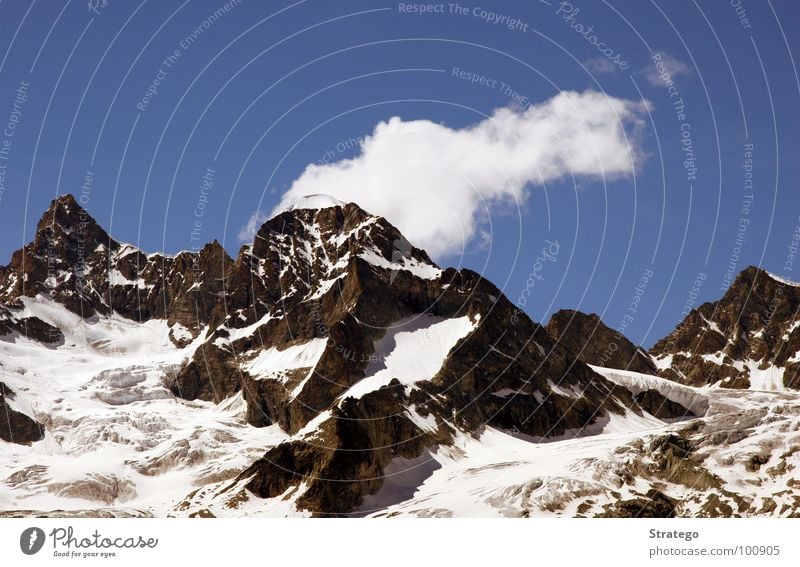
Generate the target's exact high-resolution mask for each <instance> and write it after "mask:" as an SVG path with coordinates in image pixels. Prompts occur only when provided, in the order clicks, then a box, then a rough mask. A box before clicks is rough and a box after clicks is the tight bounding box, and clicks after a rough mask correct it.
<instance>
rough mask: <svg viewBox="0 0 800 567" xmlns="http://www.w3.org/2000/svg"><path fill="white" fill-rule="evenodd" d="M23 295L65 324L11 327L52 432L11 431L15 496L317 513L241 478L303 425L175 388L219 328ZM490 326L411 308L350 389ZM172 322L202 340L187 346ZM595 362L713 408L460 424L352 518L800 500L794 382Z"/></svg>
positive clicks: (4, 498) (170, 512) (305, 365)
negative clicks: (22, 331) (650, 496)
mask: <svg viewBox="0 0 800 567" xmlns="http://www.w3.org/2000/svg"><path fill="white" fill-rule="evenodd" d="M22 301H23V309H22V310H21V311H18V312H16V313H15V315H16V316H17V317H20V318H21V317H29V316H35V317H39V318H40V319H42V320H43V321H45V322H47V323H50V324H52V325H56V326H58V327H59V328H61V329H62V330H63V331H64V335H65V340H64V341H63V343H62V344H59V345H57V346H45V345H42V344H41V343H38V342H36V341H33V340H29V339H27V338H25V337H23V336H19V335H8V336H5V337H0V381H1V382H3V383H5V384H7V386H8V387H9V388H11V389H12V390H13V391H14V392H16V394H17V395H16V397H15V398H14V399H13V400H9V404H10V405H11V407H12V408H13V409H15V410H17V411H20V412H23V413H26V414H27V415H30V416H31V417H34V418H35V419H37V420H38V421H39V422H40V423H43V424H44V425H45V427H46V429H47V432H46V435H45V438H44V439H43V440H41V441H39V442H36V443H33V445H32V446H23V445H17V444H12V443H7V442H5V441H0V511H3V512H4V513H6V514H12V513H18V514H19V513H24V511H42V512H52V511H55V510H59V511H67V512H69V511H72V512H74V513H89V514H98V513H108V514H112V515H131V514H133V515H137V514H138V515H153V516H187V515H191V516H210V515H214V516H303V515H308V512H306V511H303V510H298V509H297V507H296V506H295V503H296V502H297V500H298V498H299V497H300V496H301V495H302V494H303V492H304V490H305V484H301V485H299V486H298V487H294V488H291V489H289V490H287V491H286V493H285V494H283V495H281V496H279V497H276V498H272V499H261V498H257V497H255V496H254V495H253V494H251V493H249V492H248V491H247V490H246V489H245V488H244V486H245V484H246V482H247V480H248V479H246V478H238V476H239V474H240V473H241V471H243V470H244V469H245V468H247V467H248V466H249V465H250V464H252V463H253V462H254V461H255V460H257V459H258V458H260V457H261V456H263V454H264V453H265V451H266V450H267V449H269V448H270V447H273V446H275V445H277V444H279V443H281V442H282V441H286V440H288V439H290V437H289V436H288V435H287V434H286V433H285V432H283V431H281V430H280V429H279V428H278V427H277V426H270V427H265V428H256V427H253V426H250V425H248V424H247V423H246V421H245V419H244V411H245V404H244V401H243V399H242V397H241V394H237V395H235V396H232V397H231V398H228V399H227V400H225V401H224V402H222V403H220V404H212V403H209V402H201V401H192V402H189V401H185V400H180V399H177V398H175V397H174V396H173V395H172V393H171V392H170V391H169V389H167V388H166V387H165V386H164V382H163V381H164V378H165V376H167V375H168V374H169V373H170V372H175V371H176V370H177V369H178V368H179V367H180V366H181V365H182V364H183V363H184V362H185V361H186V360H188V359H189V358H190V357H191V355H192V354H193V353H194V352H195V350H196V349H197V348H198V347H199V346H200V345H201V344H202V342H203V341H204V340H205V332H201V333H200V334H199V335H198V336H197V337H196V338H194V339H192V338H191V334H190V333H189V332H188V331H187V330H186V329H184V328H182V327H180V325H175V326H173V327H170V326H168V325H167V323H166V321H158V320H154V321H149V322H146V323H137V322H134V321H131V320H128V319H124V318H121V317H117V316H115V317H95V318H93V319H90V320H81V319H80V317H78V316H77V315H75V314H73V313H71V312H69V311H67V310H66V309H65V308H63V307H61V306H59V305H58V304H56V303H53V302H51V301H49V300H46V299H44V298H37V299H23V300H22ZM260 323H261V322H260ZM475 325H476V322H475V321H472V320H470V319H469V318H467V317H462V318H457V319H449V320H445V319H438V318H435V317H427V316H422V317H417V318H416V319H414V320H403V321H399V322H398V324H397V325H396V326H395V327H394V328H393V329H391V330H390V331H389V332H388V333H387V334H386V336H385V337H383V338H382V339H380V340H379V341H377V343H376V345H375V354H376V355H377V356H376V361H375V362H374V363H373V364H371V365H370V367H369V368H368V370H367V372H366V376H365V378H364V379H363V380H361V381H360V382H357V383H356V384H355V385H354V386H352V387H351V388H350V390H348V391H347V392H346V393H345V394H344V395H343V396H342V399H344V398H345V397H347V396H354V397H358V396H363V395H364V394H366V393H368V392H371V391H373V390H375V389H378V388H380V387H382V386H384V385H386V384H388V383H389V381H390V380H391V379H392V378H397V379H399V380H400V382H401V383H402V384H404V385H405V387H406V388H413V387H414V384H415V382H416V381H419V380H425V379H429V378H430V377H431V376H433V375H435V374H436V372H437V371H438V369H439V368H441V365H442V363H443V361H444V359H445V357H446V356H447V355H448V353H450V352H451V349H452V348H453V347H454V346H455V345H456V344H457V343H458V341H459V340H460V339H461V338H463V337H465V336H467V335H468V334H469V333H470V332H471V331H472V330H473V329H474V327H475ZM170 333H172V336H174V337H176V338H179V339H181V344H186V345H187V346H185V347H183V348H180V347H178V346H176V344H174V343H173V342H172V340H170ZM187 339H189V340H187ZM323 347H324V341H321V342H317V341H311V342H308V343H305V344H298V345H295V346H292V347H290V348H289V349H286V350H283V351H278V350H276V349H267V350H264V351H261V352H260V353H258V354H254V356H253V357H252V358H250V359H249V362H247V363H246V366H245V367H246V369H247V370H248V371H249V372H251V373H252V374H253V375H254V376H257V377H258V378H260V379H277V380H281V379H282V376H284V374H285V373H286V372H288V371H291V370H296V369H300V368H302V369H309V372H310V369H311V368H313V366H314V365H315V364H316V363H317V361H318V360H319V357H320V356H321V354H322V349H323ZM455 355H456V356H457V353H456V354H455ZM593 368H594V370H595V371H597V372H598V373H600V374H602V375H604V376H605V377H607V378H608V379H609V380H611V381H612V382H613V383H614V384H616V385H617V386H618V387H620V388H625V389H627V390H629V391H631V392H632V393H633V394H634V395H636V394H638V393H639V392H642V391H646V390H656V391H658V392H659V393H661V394H662V395H664V396H665V397H666V398H667V399H669V400H672V401H674V402H677V403H679V404H681V405H683V406H684V407H687V408H689V409H690V410H691V411H692V412H693V413H695V414H696V415H698V416H700V417H697V418H693V419H690V420H684V421H679V422H675V423H666V422H664V421H661V420H659V419H656V418H655V417H653V416H652V415H649V414H647V413H641V414H638V413H634V412H629V413H628V414H627V415H625V416H619V415H615V416H610V417H609V418H608V419H606V420H604V421H601V422H600V423H599V424H597V425H598V427H597V428H595V429H596V430H592V431H581V432H575V433H574V434H573V435H567V436H564V437H563V438H561V439H559V440H555V441H551V442H545V443H537V442H533V441H532V440H531V439H525V438H523V437H522V436H521V435H518V434H515V433H514V432H513V431H502V430H499V429H496V428H491V427H488V428H485V429H484V430H483V431H480V432H476V434H475V435H467V434H464V433H461V434H458V435H457V436H456V440H455V443H454V444H453V445H449V446H439V447H437V448H435V449H434V450H432V451H430V452H425V453H423V454H422V455H420V456H419V457H417V458H414V459H404V458H397V459H395V460H394V461H393V462H391V463H390V465H389V466H388V467H387V468H386V470H385V471H384V472H385V481H384V483H383V485H382V487H381V488H380V489H379V490H378V491H377V492H376V493H374V494H371V495H369V496H368V497H367V498H366V499H365V501H364V502H363V504H362V506H361V507H360V508H359V509H358V510H357V511H355V512H354V514H353V515H356V516H379V517H386V516H592V515H600V514H604V513H608V512H609V510H610V509H611V508H613V507H615V506H619V505H620V503H630V509H635V508H636V507H637V506H640V504H638V502H639V501H640V500H639V499H641V497H642V496H643V495H645V494H647V493H648V492H649V491H652V490H657V491H658V492H659V493H660V494H663V495H664V497H665V498H668V499H671V501H672V502H674V503H675V511H676V514H678V515H687V516H703V515H733V516H735V515H781V516H788V515H797V514H798V513H800V510H799V509H798V502H800V481H798V480H797V466H798V465H800V396H799V395H798V394H797V393H796V392H790V391H769V390H770V389H771V388H770V386H771V383H770V380H768V379H766V378H765V379H764V381H763V384H761V385H762V386H764V387H763V388H761V391H747V390H727V389H723V388H719V387H705V388H692V387H689V386H684V385H680V384H676V383H673V382H670V381H668V380H664V379H662V378H658V377H655V376H648V375H644V374H638V373H635V372H627V371H622V370H611V369H606V368H601V367H593ZM571 394H572V395H575V396H579V395H580V392H572V393H571ZM496 395H498V396H503V397H506V396H514V395H517V393H516V392H514V391H512V390H509V391H499V392H496ZM414 412H415V410H414V408H413V406H412V407H410V408H409V409H408V414H409V416H410V417H411V418H412V419H413V420H414V421H415V423H417V425H419V426H420V427H421V428H423V429H426V430H430V431H433V430H435V429H436V427H437V422H436V420H435V418H433V416H430V415H429V416H427V417H425V418H423V417H421V416H419V415H416V414H415V413H414ZM330 417H331V413H330V412H329V411H328V412H325V413H323V414H320V415H319V416H318V417H317V418H316V419H314V420H312V421H311V422H310V423H309V424H308V425H306V427H304V428H303V429H302V430H301V431H299V432H298V433H297V434H295V436H294V437H293V438H294V439H303V440H309V441H311V440H313V439H314V438H315V437H314V434H315V432H316V430H317V427H318V426H319V425H320V424H322V423H323V422H324V421H325V420H327V419H329V418H330ZM578 435H580V436H578ZM640 507H641V506H640ZM614 509H615V510H617V513H619V508H614ZM625 510H628V508H625ZM86 511H89V512H86Z"/></svg>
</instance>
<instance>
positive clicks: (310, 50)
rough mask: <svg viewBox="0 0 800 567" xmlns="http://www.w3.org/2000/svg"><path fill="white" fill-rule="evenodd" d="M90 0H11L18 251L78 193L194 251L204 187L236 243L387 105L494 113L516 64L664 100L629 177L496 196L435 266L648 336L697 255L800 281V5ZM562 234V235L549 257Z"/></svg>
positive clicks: (647, 339)
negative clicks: (477, 227)
mask: <svg viewBox="0 0 800 567" xmlns="http://www.w3.org/2000/svg"><path fill="white" fill-rule="evenodd" d="M96 4H97V5H98V8H97V11H96V12H92V11H90V10H89V9H88V8H87V3H86V2H85V1H83V0H81V1H77V2H69V3H62V2H56V1H43V0H39V1H37V2H27V1H23V0H3V1H2V2H1V3H0V26H2V34H0V36H2V39H0V56H2V57H3V59H2V68H0V77H1V78H2V80H1V81H0V125H2V126H3V128H4V130H6V133H5V134H3V135H0V138H2V139H1V140H0V150H2V152H4V155H0V175H3V176H4V177H3V182H2V186H0V188H1V190H2V192H1V193H0V257H2V258H3V260H2V262H3V263H5V262H6V261H7V260H8V258H9V257H10V255H11V253H12V251H13V250H15V249H17V248H19V247H20V246H21V245H22V244H23V243H24V242H27V241H29V240H30V239H31V236H32V232H33V229H34V226H35V222H36V220H37V219H38V218H39V216H40V215H41V213H42V211H43V210H44V208H45V207H46V206H47V204H48V203H49V201H50V200H51V199H52V198H54V197H55V196H56V195H58V194H62V193H68V192H69V193H73V194H75V195H76V196H79V195H81V193H82V192H83V194H84V197H85V199H84V200H85V202H86V207H87V209H88V210H89V211H90V212H91V213H92V214H93V215H94V216H95V217H96V218H97V219H98V221H99V222H100V223H101V224H102V225H103V226H105V227H106V228H108V229H109V230H110V232H111V233H112V235H113V236H114V237H116V238H117V239H120V240H123V241H128V242H132V243H135V244H137V245H138V246H140V247H141V248H142V249H144V250H146V251H158V250H165V251H167V252H175V251H178V250H182V249H191V248H192V247H193V245H194V244H195V242H194V241H193V240H192V235H193V228H195V225H194V222H195V220H196V218H197V217H196V211H197V209H198V203H201V202H203V201H202V200H204V199H205V200H207V205H205V206H204V209H203V217H202V227H201V229H200V230H199V231H195V232H194V234H195V237H196V236H197V235H198V232H199V235H200V238H201V239H202V240H203V241H208V240H212V239H214V238H216V239H218V240H219V241H220V242H222V243H223V244H224V245H225V247H226V248H227V249H228V250H229V251H230V252H231V254H233V255H235V254H236V252H237V250H238V248H239V246H240V244H241V242H240V239H239V237H238V234H239V231H240V229H241V227H242V226H243V225H245V224H246V223H247V220H248V219H249V218H250V217H251V215H252V214H253V213H254V212H255V211H257V210H261V211H264V212H269V211H271V210H272V209H273V207H274V206H275V205H276V204H277V203H278V201H279V199H280V196H281V195H282V194H283V193H284V192H285V191H286V190H287V189H288V188H289V187H290V186H291V185H292V182H293V181H294V180H295V179H297V178H298V177H299V176H300V174H301V173H302V172H303V171H304V169H305V167H306V166H307V165H308V164H310V163H313V162H317V161H319V160H322V159H323V158H325V156H328V158H329V159H332V160H334V161H336V160H340V159H345V158H350V157H353V156H355V155H357V154H358V147H357V145H355V144H353V143H352V142H350V141H349V140H350V139H351V138H352V139H357V138H358V137H360V136H364V135H367V134H369V133H371V132H372V130H373V128H374V127H375V125H376V124H377V123H379V122H380V121H383V120H388V119H389V118H391V117H393V116H399V117H401V118H402V119H403V120H413V119H427V120H430V121H432V122H435V123H443V124H446V125H447V126H448V127H450V128H454V129H461V128H464V127H467V126H469V125H471V124H474V123H477V122H480V121H481V120H483V119H484V117H485V115H488V114H490V113H491V112H492V111H493V110H494V109H497V108H502V107H507V106H509V105H512V106H513V103H514V100H513V98H512V97H511V96H509V93H508V92H504V90H503V89H501V88H498V86H499V85H500V84H501V83H506V84H508V85H509V86H510V88H511V90H513V91H514V92H516V93H518V94H519V96H524V97H527V98H528V99H530V101H532V102H533V103H534V104H538V103H540V102H543V101H546V100H547V99H550V98H551V97H553V96H555V95H557V94H558V93H559V92H560V91H578V92H583V91H586V90H595V91H600V92H604V93H607V94H608V95H609V96H611V97H615V98H620V99H628V100H633V101H641V100H642V99H646V100H647V101H649V104H650V112H649V113H647V114H646V115H645V116H644V118H645V123H644V126H643V128H642V131H641V132H640V133H639V136H638V137H637V140H636V144H637V146H636V150H637V152H640V153H641V154H643V155H644V156H646V159H643V160H640V162H639V163H638V164H637V167H636V169H635V172H634V174H633V175H630V176H627V177H624V178H618V179H615V180H606V181H605V182H604V181H603V180H602V179H596V178H586V177H576V178H572V177H570V176H566V177H565V178H563V179H560V180H556V181H554V182H549V183H547V185H546V186H545V187H529V189H528V190H527V198H526V200H525V201H524V203H523V204H522V205H521V206H520V207H519V208H517V207H516V206H515V205H513V204H509V203H504V202H497V203H495V204H493V205H492V206H491V207H490V208H489V217H488V219H483V221H482V224H481V227H482V229H483V230H489V231H490V234H491V238H490V240H488V241H487V240H481V239H475V240H473V241H472V242H470V243H469V244H468V246H467V253H466V254H464V255H463V256H461V255H443V256H441V257H438V258H437V260H438V261H439V263H440V264H443V265H462V266H466V267H470V268H472V269H474V270H476V271H479V272H482V273H483V274H484V275H485V276H486V277H487V278H488V279H490V280H492V281H493V282H495V283H496V284H497V285H498V286H500V287H502V288H503V289H504V290H505V292H506V294H507V295H508V296H509V298H510V299H511V300H512V301H517V300H518V299H519V297H520V296H521V294H522V293H523V290H525V289H526V285H527V284H526V282H527V281H534V280H535V282H536V285H535V287H533V288H529V289H530V291H531V294H530V299H529V300H528V302H527V306H526V308H527V310H528V312H529V313H530V314H531V315H532V316H533V317H534V318H535V319H536V320H540V321H541V320H544V319H546V317H547V316H549V314H550V313H552V312H553V311H554V310H556V309H559V308H575V309H580V310H582V311H587V312H597V313H600V314H601V315H602V317H603V319H604V320H605V321H606V322H607V323H608V324H609V325H610V326H612V327H620V326H621V325H622V326H623V327H624V329H625V333H626V334H627V335H628V336H629V337H630V338H632V339H633V340H635V341H638V342H642V343H644V344H647V345H649V344H651V343H652V342H654V341H655V340H656V339H658V338H660V337H661V336H663V335H664V334H666V333H667V332H669V330H671V329H672V327H673V326H674V325H675V324H676V323H677V322H678V321H679V320H680V319H681V318H682V316H681V312H682V310H684V307H685V306H686V303H687V300H688V299H689V297H690V291H691V290H692V288H693V287H695V285H694V282H695V281H696V279H697V275H698V273H702V274H704V277H705V279H704V280H703V281H702V282H701V283H702V285H700V286H699V287H700V290H699V297H700V299H701V300H714V299H717V298H718V297H720V296H721V295H722V293H723V291H722V288H723V287H724V284H725V282H726V273H730V271H731V267H735V271H736V272H738V271H740V270H741V269H743V268H745V267H746V266H747V265H749V264H756V265H760V266H763V267H765V268H766V269H768V270H770V271H773V272H775V273H778V274H780V275H783V276H787V277H790V278H792V279H795V280H800V261H798V263H797V265H795V266H793V268H794V271H795V273H792V272H791V271H789V270H785V269H784V268H785V262H786V260H787V253H788V250H787V246H788V244H789V243H790V242H791V239H792V234H793V232H794V231H795V228H796V227H797V226H798V225H799V224H800V219H798V215H800V198H799V197H800V194H799V193H798V183H797V182H798V179H799V178H800V176H799V175H798V173H799V172H798V160H797V156H798V155H799V154H798V152H799V151H800V143H799V142H800V110H798V109H799V108H800V104H798V102H800V82H799V81H798V76H797V69H796V63H795V62H794V61H793V59H792V58H793V56H796V55H797V54H798V34H800V31H799V30H800V5H798V4H797V3H796V2H794V1H789V0H784V1H773V2H771V3H770V2H766V1H755V0H742V1H741V3H738V2H737V1H734V2H733V3H731V2H728V1H698V2H694V1H678V2H666V1H658V2H650V3H648V2H644V1H640V0H635V1H634V0H628V1H609V2H588V1H578V0H576V1H575V2H572V3H571V6H570V5H567V4H566V3H561V4H559V3H558V2H555V1H551V2H544V1H534V0H527V1H493V2H491V3H489V2H486V3H484V4H481V3H463V4H460V5H459V6H460V7H462V8H464V9H465V10H456V9H455V8H454V5H450V4H447V3H445V4H443V5H441V6H442V8H440V10H442V11H443V12H444V13H430V14H415V13H404V12H406V11H407V10H409V8H407V7H406V6H405V5H403V6H401V5H400V4H398V3H392V2H380V1H377V0H370V1H351V0H347V1H322V0H309V1H307V2H296V3H288V2H275V1H269V2H256V1H254V0H242V1H241V2H238V5H237V3H236V2H231V3H228V5H227V7H228V11H227V12H225V11H224V10H223V12H217V11H218V10H220V9H221V8H223V6H226V4H225V3H224V2H222V1H220V0H213V1H205V0H202V1H201V0H197V1H195V0H192V1H190V2H183V3H181V2H177V1H170V0H160V1H157V2H156V1H152V0H151V1H143V2H138V1H122V0H108V2H107V5H106V6H104V7H103V6H100V4H102V2H96ZM487 4H491V8H485V6H486V5H487ZM737 4H740V9H739V10H738V12H737V9H736V7H735V6H734V5H737ZM409 5H410V3H409ZM575 9H577V10H578V11H577V12H576V11H575ZM743 10H744V11H743ZM215 12H217V13H218V14H221V15H220V16H218V17H214V16H212V14H214V13H215ZM455 12H459V13H458V14H457V13H455ZM487 12H494V13H496V14H497V16H492V15H490V14H488V13H487ZM503 16H506V17H507V18H506V19H504V20H502V21H497V20H500V19H501V18H502V17H503ZM209 18H210V19H209ZM514 18H516V21H515V20H514ZM743 18H746V20H744V19H743ZM212 20H213V21H212ZM204 21H205V22H206V25H205V26H203V22H204ZM589 26H592V28H591V30H589V31H587V30H588V29H589ZM510 28H513V29H510ZM596 43H602V44H603V45H602V48H603V49H606V52H605V54H604V53H601V51H600V49H598V46H597V45H596ZM176 53H177V55H176ZM654 53H659V54H663V55H662V61H666V62H667V69H668V70H669V71H671V72H672V76H673V78H674V80H675V88H676V89H677V91H676V92H677V94H676V95H675V96H670V94H671V93H670V91H668V89H667V88H666V86H665V85H664V82H663V80H662V79H660V78H659V77H658V76H657V75H658V73H657V72H656V73H654V71H657V69H656V67H655V65H654V64H653V62H652V56H653V54H654ZM170 55H172V60H168V59H167V58H168V56H170ZM615 58H616V59H615ZM620 63H623V64H622V65H621V64H620ZM454 67H457V68H459V69H461V70H467V71H469V72H471V73H475V74H476V75H480V76H484V77H486V78H487V79H486V82H489V81H491V80H496V84H495V86H494V87H492V86H489V85H487V84H480V83H476V84H473V83H470V81H469V80H465V79H463V78H458V77H455V76H454V74H453V68H454ZM621 67H622V68H621ZM658 70H661V71H663V69H658ZM151 87H153V88H152V89H151ZM148 89H150V90H151V92H152V90H155V92H156V94H155V95H153V96H149V97H148ZM18 91H21V92H22V93H23V94H24V95H25V96H18V94H17V92H18ZM23 98H24V99H25V100H24V101H23V100H21V99H23ZM681 99H682V101H683V103H684V106H683V108H679V107H678V106H676V105H675V104H674V103H675V101H676V100H681ZM137 105H138V107H137ZM681 114H682V115H681ZM9 122H12V123H13V125H14V126H15V127H14V128H13V131H12V130H8V129H7V127H6V125H7V124H8V123H9ZM687 131H688V132H690V136H687V135H686V134H685V132H687ZM8 132H12V133H11V134H10V135H9V134H8ZM687 138H688V140H689V142H691V151H692V153H693V159H694V162H693V164H684V162H685V161H686V156H687V152H686V151H685V150H686V149H688V148H686V147H685V146H684V147H683V148H682V143H683V144H686V143H687V142H685V140H687ZM4 144H5V147H4ZM749 144H752V155H751V156H747V155H746V149H747V147H749V146H748V145H749ZM3 157H5V158H6V159H2V158H3ZM745 159H751V160H752V191H750V189H749V186H747V187H746V186H745V182H746V181H747V180H746V177H745V169H744V168H743V164H744V161H745ZM209 168H211V169H213V174H212V175H211V176H210V177H211V178H212V179H213V183H214V186H213V189H211V190H210V191H206V193H205V196H203V176H204V175H206V176H207V177H208V169H209ZM693 168H696V172H695V171H694V170H693ZM88 174H91V182H90V187H88V188H87V189H84V190H82V186H84V185H85V184H86V178H87V175H88ZM750 193H752V194H753V198H752V199H750V198H749V197H747V195H748V194H750ZM743 209H746V213H745V214H744V215H743ZM743 216H744V217H746V219H747V221H746V224H743V222H742V221H741V220H740V219H741V218H743ZM737 234H738V237H739V243H738V244H737ZM547 241H551V242H552V241H557V242H558V243H559V247H558V254H557V255H555V256H553V257H551V258H550V259H546V260H544V262H542V261H541V260H540V261H539V263H538V264H537V256H541V250H542V248H543V247H544V246H546V245H547V244H546V242H547ZM739 244H740V245H741V246H739ZM739 248H741V253H740V254H739V255H738V259H737V258H736V252H738V251H739ZM650 273H652V276H650V275H649V274H650ZM531 274H535V276H536V277H534V278H532V279H531ZM643 276H646V280H647V281H644V280H643ZM637 286H639V291H638V292H637V291H636V289H635V288H636V287H637ZM637 294H638V295H637ZM636 297H638V298H639V299H636V300H635V299H634V298H636ZM632 303H634V305H635V309H629V307H630V306H631V304H632ZM626 315H628V316H629V317H628V318H627V319H626V318H625V317H626Z"/></svg>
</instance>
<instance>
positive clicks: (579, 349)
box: [547, 309, 656, 374]
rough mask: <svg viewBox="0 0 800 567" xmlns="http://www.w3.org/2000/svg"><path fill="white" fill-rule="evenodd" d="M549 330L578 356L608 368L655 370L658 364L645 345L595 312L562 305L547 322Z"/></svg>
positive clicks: (646, 371)
mask: <svg viewBox="0 0 800 567" xmlns="http://www.w3.org/2000/svg"><path fill="white" fill-rule="evenodd" d="M547 333H548V334H549V335H550V337H551V338H552V339H553V340H554V341H556V342H558V343H560V344H562V345H563V346H564V348H565V349H566V350H567V351H568V352H569V353H570V354H571V355H572V356H574V357H575V358H577V359H579V360H581V361H582V362H585V363H586V364H593V365H595V366H603V367H606V368H617V369H620V370H630V371H632V372H641V373H643V374H655V373H656V365H655V364H654V363H653V360H652V359H651V358H650V355H649V354H647V352H646V351H644V350H643V349H642V348H641V347H638V346H636V345H635V344H633V343H632V342H630V341H629V340H628V339H627V338H625V336H624V335H622V334H621V333H619V332H618V331H615V330H613V329H610V328H609V327H607V326H606V325H605V323H603V321H602V320H601V319H600V317H599V316H598V315H596V314H594V313H591V314H589V315H587V314H585V313H581V312H580V311H572V310H569V309H562V310H561V311H558V312H557V313H554V314H553V316H552V317H551V318H550V321H548V323H547Z"/></svg>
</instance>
